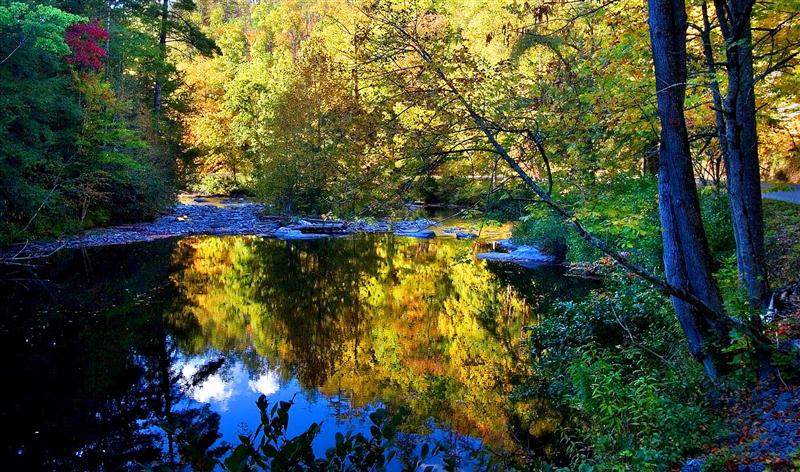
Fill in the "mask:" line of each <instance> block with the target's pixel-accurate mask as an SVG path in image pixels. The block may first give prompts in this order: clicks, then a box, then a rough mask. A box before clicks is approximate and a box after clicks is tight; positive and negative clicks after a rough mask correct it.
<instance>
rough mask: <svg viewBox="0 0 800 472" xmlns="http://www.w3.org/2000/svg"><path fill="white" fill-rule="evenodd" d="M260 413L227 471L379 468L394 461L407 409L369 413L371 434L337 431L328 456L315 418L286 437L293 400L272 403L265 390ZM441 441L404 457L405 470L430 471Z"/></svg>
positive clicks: (449, 466) (448, 467)
mask: <svg viewBox="0 0 800 472" xmlns="http://www.w3.org/2000/svg"><path fill="white" fill-rule="evenodd" d="M256 405H257V406H258V409H259V411H260V414H261V424H260V425H259V426H258V427H257V428H256V431H255V433H254V434H252V435H250V436H246V435H241V436H239V440H240V441H241V444H239V445H238V446H236V448H235V449H234V450H233V452H232V453H231V455H230V456H229V457H228V458H227V459H226V460H225V463H224V468H225V470H228V471H237V472H238V471H249V470H286V471H292V470H304V471H306V470H307V471H342V472H343V471H372V470H376V471H380V470H385V468H386V466H387V465H388V464H389V463H391V462H392V461H393V460H394V459H395V456H396V455H397V452H398V450H397V449H396V448H395V447H394V441H395V439H396V438H397V433H398V427H399V426H400V424H401V423H402V422H403V420H404V418H405V417H407V416H408V414H409V412H408V411H407V410H405V409H401V410H400V411H399V412H398V413H396V414H394V415H390V414H389V413H388V412H387V411H386V410H385V409H383V408H380V409H377V410H375V411H374V412H372V413H370V415H369V419H370V422H371V423H372V424H371V425H370V436H369V437H367V436H365V435H363V434H361V433H355V434H353V433H352V432H348V433H347V434H342V433H337V434H336V445H335V446H333V447H331V448H329V449H328V450H327V451H326V452H325V457H316V456H315V455H314V450H313V447H312V446H313V442H314V439H315V438H316V436H317V434H319V432H320V429H321V425H320V424H319V423H312V424H311V426H309V428H308V429H307V430H306V431H304V432H303V433H301V434H299V435H298V436H295V437H293V438H287V437H286V430H287V428H288V426H289V409H290V408H291V407H292V405H293V402H291V401H289V402H284V401H281V402H278V403H275V404H273V405H272V407H270V404H269V402H268V401H267V399H266V397H265V396H264V395H262V396H261V397H259V399H258V401H257V402H256ZM441 450H442V449H441V447H440V446H435V447H433V448H431V447H430V445H429V444H427V443H425V444H423V445H422V448H421V449H420V452H419V454H418V456H417V457H413V458H411V459H409V460H403V461H402V470H403V471H415V470H420V469H422V470H424V471H426V472H427V471H431V470H433V466H430V465H427V466H426V465H424V461H425V460H426V459H428V458H430V457H433V456H436V455H437V454H439V453H440V452H441ZM444 460H445V470H454V465H453V464H451V463H449V462H448V460H447V459H446V458H445V459H444Z"/></svg>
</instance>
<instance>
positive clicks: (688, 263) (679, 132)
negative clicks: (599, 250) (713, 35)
mask: <svg viewBox="0 0 800 472" xmlns="http://www.w3.org/2000/svg"><path fill="white" fill-rule="evenodd" d="M648 8H649V13H650V40H651V45H652V51H653V62H654V64H655V74H656V95H657V99H658V115H659V119H660V121H661V147H660V157H659V173H658V194H659V213H660V216H661V237H662V240H663V244H664V270H665V273H666V276H667V282H668V283H669V284H670V285H673V286H678V287H681V288H683V289H685V290H686V291H688V292H689V293H691V294H693V295H695V296H696V297H698V298H699V299H700V300H702V301H703V302H704V303H705V304H706V305H707V306H708V307H710V308H712V309H713V310H715V311H719V312H722V299H721V297H720V295H719V290H718V289H717V285H716V283H715V281H714V278H713V276H712V273H711V256H710V251H709V249H708V242H707V240H706V234H705V230H704V229H703V223H702V219H701V216H700V202H699V200H698V198H697V189H696V184H695V178H694V171H693V169H692V159H691V154H690V151H689V139H688V132H687V130H686V119H685V116H684V100H685V97H686V78H687V70H686V28H687V18H686V9H685V4H684V0H648ZM672 304H673V306H674V307H675V312H676V315H677V317H678V321H679V322H680V324H681V327H682V328H683V331H684V333H685V334H686V338H687V340H688V343H689V350H690V351H691V353H692V355H693V356H694V357H695V358H696V359H697V360H698V361H700V362H702V363H703V366H704V367H705V370H706V373H707V374H708V376H709V377H711V378H716V377H717V376H718V373H719V368H720V362H719V356H718V355H716V353H717V352H718V351H717V350H715V349H709V347H710V346H709V344H711V343H713V342H716V341H726V340H727V339H728V337H729V329H728V327H726V326H724V325H722V324H721V323H717V322H715V321H714V320H713V319H712V318H709V317H706V316H704V314H703V313H701V312H699V310H698V309H697V308H696V307H693V306H691V305H690V304H688V303H686V302H685V301H684V300H681V299H679V298H677V297H674V296H673V297H672Z"/></svg>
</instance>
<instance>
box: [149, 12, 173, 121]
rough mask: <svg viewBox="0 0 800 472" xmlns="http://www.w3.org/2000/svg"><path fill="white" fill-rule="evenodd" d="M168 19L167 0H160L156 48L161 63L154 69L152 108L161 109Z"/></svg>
mask: <svg viewBox="0 0 800 472" xmlns="http://www.w3.org/2000/svg"><path fill="white" fill-rule="evenodd" d="M168 20H169V0H162V3H161V24H160V27H159V31H158V50H159V54H160V56H161V61H162V64H159V65H158V70H157V71H156V83H155V86H154V87H153V110H155V111H156V112H160V111H161V87H162V82H163V80H164V75H163V71H162V69H163V62H166V60H167V21H168Z"/></svg>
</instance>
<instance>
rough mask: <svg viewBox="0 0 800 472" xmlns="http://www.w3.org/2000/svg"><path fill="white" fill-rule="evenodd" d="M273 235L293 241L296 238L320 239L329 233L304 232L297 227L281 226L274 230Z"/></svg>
mask: <svg viewBox="0 0 800 472" xmlns="http://www.w3.org/2000/svg"><path fill="white" fill-rule="evenodd" d="M275 237H276V238H278V239H283V240H285V241H294V240H298V239H322V238H327V237H329V235H328V234H320V233H304V232H302V231H300V230H297V229H292V228H285V227H283V228H278V229H277V230H275Z"/></svg>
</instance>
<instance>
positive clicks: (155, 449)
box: [0, 234, 589, 470]
mask: <svg viewBox="0 0 800 472" xmlns="http://www.w3.org/2000/svg"><path fill="white" fill-rule="evenodd" d="M474 244H475V242H474V241H459V240H455V239H443V238H437V239H433V240H419V239H413V238H404V237H398V236H394V235H391V234H358V235H352V236H349V237H345V238H332V239H326V240H315V241H278V240H273V239H264V238H259V237H255V236H222V237H220V236H192V237H184V238H171V239H163V240H158V241H152V242H143V243H135V244H128V245H117V246H106V247H93V248H85V249H71V250H65V251H61V252H59V253H57V254H56V255H55V256H53V257H52V258H51V259H50V260H49V261H48V262H47V263H46V264H44V265H43V266H41V267H38V268H36V269H35V270H33V271H28V270H18V269H15V270H13V271H11V272H10V273H7V274H5V276H4V278H3V280H2V282H0V283H1V284H2V285H0V303H2V311H3V312H4V316H3V317H2V319H0V343H2V349H3V352H4V356H3V357H4V361H5V368H4V375H5V378H6V379H7V380H8V381H9V383H8V384H7V385H6V387H5V388H4V396H5V397H6V399H5V400H4V401H3V402H2V407H0V409H1V411H0V414H1V415H2V416H1V418H0V419H2V424H3V425H4V426H5V430H6V433H5V434H6V438H7V439H6V440H5V441H4V442H3V443H4V444H3V455H4V458H3V463H4V464H5V469H6V470H39V469H49V470H125V469H137V468H140V465H141V464H150V463H155V462H159V461H169V460H170V459H174V460H175V461H180V460H184V461H186V460H189V459H187V458H189V457H194V456H193V454H194V455H196V456H203V457H206V458H213V457H223V456H224V453H225V449H224V445H225V444H233V445H235V444H237V443H238V442H239V440H238V435H239V434H250V433H252V432H253V430H254V429H255V427H256V426H257V425H258V421H259V415H258V410H257V408H256V406H255V402H256V399H257V398H258V397H259V395H262V394H263V395H265V396H266V398H267V399H268V400H269V401H270V402H275V401H278V400H292V399H293V400H294V406H293V407H292V409H291V410H290V422H289V431H288V432H289V435H290V436H293V435H295V434H298V433H300V432H302V431H304V430H305V429H306V428H308V426H309V425H310V424H311V423H312V422H321V423H322V428H321V432H320V434H319V436H318V437H317V439H316V441H315V443H314V448H315V452H316V453H317V454H320V455H322V454H324V452H325V450H326V449H327V448H328V447H330V446H332V445H333V444H334V436H335V434H336V433H337V432H346V431H356V432H359V431H360V432H365V433H366V432H367V431H368V429H369V420H368V419H367V415H368V414H369V413H370V412H371V411H373V410H374V409H376V408H379V407H385V408H387V409H388V410H389V411H396V410H397V409H398V408H400V407H401V406H404V407H408V408H409V409H410V411H411V416H410V417H409V418H408V419H407V421H406V422H405V423H404V424H403V426H402V428H401V430H402V431H403V433H402V435H401V444H402V446H403V448H404V449H405V450H406V451H413V450H414V449H415V448H416V447H418V446H419V444H420V443H421V442H423V441H428V442H434V441H440V442H443V443H445V444H447V445H448V447H449V449H450V451H451V452H450V454H452V455H453V456H454V457H456V458H457V460H458V461H459V464H460V468H461V469H463V470H471V469H478V468H485V467H486V466H487V465H488V464H490V463H494V464H500V463H502V460H503V459H502V457H509V456H513V455H514V454H517V453H518V452H519V448H520V445H519V437H520V436H519V435H518V434H515V429H519V428H520V427H521V428H522V429H523V430H524V431H525V432H526V437H529V438H534V439H536V438H542V441H543V442H546V441H547V439H546V438H547V437H548V434H549V433H551V432H552V431H553V429H554V428H555V427H556V425H557V419H556V416H555V415H554V416H553V417H552V418H551V419H547V415H543V414H542V412H541V411H539V412H538V414H535V415H534V414H531V411H532V410H535V409H537V408H539V409H542V408H545V407H544V406H543V405H542V404H531V403H526V404H519V403H512V402H510V401H509V394H510V393H511V390H512V388H513V383H514V379H515V378H518V377H519V376H521V375H524V374H525V372H526V370H527V369H528V368H529V367H528V365H529V363H528V362H527V359H526V356H525V349H524V344H523V339H524V334H523V327H524V326H527V325H534V324H536V322H537V319H538V317H539V316H543V315H544V314H545V313H546V312H547V310H548V307H549V306H550V305H551V304H552V302H553V301H554V300H555V299H557V298H562V299H563V298H570V297H576V296H579V295H580V294H581V293H583V292H585V291H586V290H588V289H589V286H587V283H586V282H585V281H580V280H578V279H575V278H572V277H566V276H565V275H564V273H563V269H561V268H559V267H542V268H539V269H534V270H530V269H523V268H519V267H516V266H512V265H507V264H503V263H490V262H486V261H477V260H475V258H474V246H473V245H474ZM533 417H535V418H536V420H535V421H533V420H526V418H533ZM520 425H522V426H520ZM189 443H190V444H192V448H190V449H187V448H186V447H185V445H186V444H189ZM182 444H183V445H182ZM529 446H530V444H529ZM170 455H171V457H170ZM181 458H182V459H181ZM398 460H399V459H398ZM440 460H441V458H437V459H434V460H433V462H432V463H434V464H435V463H436V462H437V461H440ZM395 466H397V464H395Z"/></svg>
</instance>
